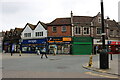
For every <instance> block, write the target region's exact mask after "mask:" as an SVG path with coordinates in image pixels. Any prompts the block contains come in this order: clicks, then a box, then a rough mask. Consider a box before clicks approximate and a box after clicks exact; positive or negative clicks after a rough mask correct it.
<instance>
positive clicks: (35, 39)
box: [21, 21, 47, 53]
mask: <svg viewBox="0 0 120 80" xmlns="http://www.w3.org/2000/svg"><path fill="white" fill-rule="evenodd" d="M46 45H47V26H46V25H45V24H44V23H42V22H40V21H39V22H38V23H37V25H32V24H29V23H27V24H26V26H25V27H24V29H23V31H22V33H21V50H22V52H23V53H35V52H36V50H40V49H41V48H42V47H44V46H46Z"/></svg>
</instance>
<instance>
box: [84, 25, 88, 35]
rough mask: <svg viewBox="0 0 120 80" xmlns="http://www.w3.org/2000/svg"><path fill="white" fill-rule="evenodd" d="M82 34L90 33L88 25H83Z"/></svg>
mask: <svg viewBox="0 0 120 80" xmlns="http://www.w3.org/2000/svg"><path fill="white" fill-rule="evenodd" d="M83 34H86V35H88V34H90V28H89V27H84V28H83Z"/></svg>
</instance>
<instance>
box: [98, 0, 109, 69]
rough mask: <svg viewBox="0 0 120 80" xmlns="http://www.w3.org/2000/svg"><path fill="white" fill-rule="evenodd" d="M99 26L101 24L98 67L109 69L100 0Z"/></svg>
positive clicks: (102, 9)
mask: <svg viewBox="0 0 120 80" xmlns="http://www.w3.org/2000/svg"><path fill="white" fill-rule="evenodd" d="M101 26H102V51H101V52H100V69H109V59H108V54H107V49H106V47H105V35H106V33H105V30H104V7H103V0H101Z"/></svg>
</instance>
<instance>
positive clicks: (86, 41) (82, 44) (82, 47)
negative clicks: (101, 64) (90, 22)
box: [72, 37, 93, 55]
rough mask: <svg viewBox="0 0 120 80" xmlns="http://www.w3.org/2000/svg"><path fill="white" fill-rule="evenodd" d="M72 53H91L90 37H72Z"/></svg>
mask: <svg viewBox="0 0 120 80" xmlns="http://www.w3.org/2000/svg"><path fill="white" fill-rule="evenodd" d="M72 40H73V42H72V54H73V55H91V54H92V50H93V38H92V37H73V39H72Z"/></svg>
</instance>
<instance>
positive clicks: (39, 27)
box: [35, 23, 45, 32]
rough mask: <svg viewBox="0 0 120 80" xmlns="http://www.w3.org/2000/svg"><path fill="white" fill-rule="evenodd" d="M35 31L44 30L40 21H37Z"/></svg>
mask: <svg viewBox="0 0 120 80" xmlns="http://www.w3.org/2000/svg"><path fill="white" fill-rule="evenodd" d="M35 31H38V32H40V31H45V28H44V26H43V25H41V24H40V23H38V25H37V26H36V28H35Z"/></svg>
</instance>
